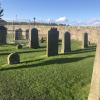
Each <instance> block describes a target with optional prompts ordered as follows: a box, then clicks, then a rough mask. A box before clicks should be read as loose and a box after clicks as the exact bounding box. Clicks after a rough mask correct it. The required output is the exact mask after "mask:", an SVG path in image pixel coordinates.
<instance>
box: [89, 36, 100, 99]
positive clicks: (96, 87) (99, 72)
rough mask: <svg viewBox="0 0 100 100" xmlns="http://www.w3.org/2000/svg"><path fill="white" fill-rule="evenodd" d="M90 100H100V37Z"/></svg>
mask: <svg viewBox="0 0 100 100" xmlns="http://www.w3.org/2000/svg"><path fill="white" fill-rule="evenodd" d="M88 100H100V36H99V38H98V43H97V50H96V57H95V61H94V67H93V74H92V81H91V87H90V93H89V96H88Z"/></svg>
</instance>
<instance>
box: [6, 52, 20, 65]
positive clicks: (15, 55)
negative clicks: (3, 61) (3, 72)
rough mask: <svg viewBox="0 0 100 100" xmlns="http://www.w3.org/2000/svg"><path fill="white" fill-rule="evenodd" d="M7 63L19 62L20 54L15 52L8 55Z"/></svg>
mask: <svg viewBox="0 0 100 100" xmlns="http://www.w3.org/2000/svg"><path fill="white" fill-rule="evenodd" d="M7 60H8V64H18V63H20V56H19V54H18V53H17V52H15V53H11V54H9V55H8V58H7Z"/></svg>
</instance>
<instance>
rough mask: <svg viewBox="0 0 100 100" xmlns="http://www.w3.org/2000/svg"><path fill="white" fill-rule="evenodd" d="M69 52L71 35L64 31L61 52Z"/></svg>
mask: <svg viewBox="0 0 100 100" xmlns="http://www.w3.org/2000/svg"><path fill="white" fill-rule="evenodd" d="M68 52H71V37H70V33H69V32H65V33H64V35H63V37H62V53H68Z"/></svg>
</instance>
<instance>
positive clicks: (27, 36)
mask: <svg viewBox="0 0 100 100" xmlns="http://www.w3.org/2000/svg"><path fill="white" fill-rule="evenodd" d="M28 39H29V30H28V29H27V30H26V40H28Z"/></svg>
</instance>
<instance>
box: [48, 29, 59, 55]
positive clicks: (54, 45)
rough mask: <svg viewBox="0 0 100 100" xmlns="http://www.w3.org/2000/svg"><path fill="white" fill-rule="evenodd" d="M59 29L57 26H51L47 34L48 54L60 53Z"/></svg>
mask: <svg viewBox="0 0 100 100" xmlns="http://www.w3.org/2000/svg"><path fill="white" fill-rule="evenodd" d="M58 40H59V31H57V28H51V30H50V31H48V36H47V56H55V55H58Z"/></svg>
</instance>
